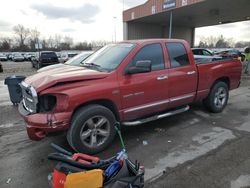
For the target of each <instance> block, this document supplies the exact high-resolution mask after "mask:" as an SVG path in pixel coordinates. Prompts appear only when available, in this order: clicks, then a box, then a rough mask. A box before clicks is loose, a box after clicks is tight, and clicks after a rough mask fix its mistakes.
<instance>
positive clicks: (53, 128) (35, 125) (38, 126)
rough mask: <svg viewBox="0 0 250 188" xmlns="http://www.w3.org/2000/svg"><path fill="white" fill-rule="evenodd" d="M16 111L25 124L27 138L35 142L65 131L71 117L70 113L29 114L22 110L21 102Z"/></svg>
mask: <svg viewBox="0 0 250 188" xmlns="http://www.w3.org/2000/svg"><path fill="white" fill-rule="evenodd" d="M18 110H19V113H20V114H21V115H22V117H23V118H24V120H25V122H26V124H27V126H26V130H27V133H28V136H29V138H30V139H31V140H36V141H38V140H41V139H43V138H45V137H46V135H47V134H48V133H52V132H59V131H64V130H67V129H68V128H69V124H70V119H71V115H72V113H71V112H60V113H52V112H48V113H36V114H30V112H28V111H27V110H26V109H25V108H24V106H23V102H21V103H20V104H19V106H18Z"/></svg>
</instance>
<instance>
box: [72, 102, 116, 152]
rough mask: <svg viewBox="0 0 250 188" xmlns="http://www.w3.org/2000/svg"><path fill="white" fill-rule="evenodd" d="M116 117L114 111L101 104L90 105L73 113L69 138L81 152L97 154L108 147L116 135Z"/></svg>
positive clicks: (74, 147)
mask: <svg viewBox="0 0 250 188" xmlns="http://www.w3.org/2000/svg"><path fill="white" fill-rule="evenodd" d="M115 123H116V119H115V116H114V114H113V113H112V111H110V110H109V109H108V108H106V107H104V106H101V105H88V106H85V107H82V108H80V109H78V110H77V111H76V113H75V114H74V115H73V118H72V122H71V127H70V129H69V130H68V134H67V139H68V142H69V144H70V146H71V147H72V148H73V149H74V150H76V151H78V152H81V153H86V154H96V153H98V152H100V151H102V150H104V149H105V148H107V147H108V146H109V145H110V144H111V142H112V141H113V139H114V137H115V128H114V124H115Z"/></svg>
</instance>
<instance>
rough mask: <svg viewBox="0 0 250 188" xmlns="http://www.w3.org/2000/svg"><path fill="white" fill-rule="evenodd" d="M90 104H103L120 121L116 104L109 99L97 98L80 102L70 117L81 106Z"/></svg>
mask: <svg viewBox="0 0 250 188" xmlns="http://www.w3.org/2000/svg"><path fill="white" fill-rule="evenodd" d="M91 104H96V105H101V106H104V107H106V108H108V109H109V110H110V111H111V112H113V114H114V116H115V118H116V120H118V121H120V115H119V111H118V108H117V106H116V104H115V103H114V102H113V101H112V100H110V99H97V100H93V101H88V102H86V103H83V104H80V105H79V106H77V107H76V108H75V110H74V111H73V113H72V117H73V116H74V114H75V113H76V112H77V111H78V110H80V109H81V108H82V107H84V106H88V105H91ZM72 117H71V119H72Z"/></svg>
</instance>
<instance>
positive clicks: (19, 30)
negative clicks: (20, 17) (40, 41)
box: [13, 24, 30, 48]
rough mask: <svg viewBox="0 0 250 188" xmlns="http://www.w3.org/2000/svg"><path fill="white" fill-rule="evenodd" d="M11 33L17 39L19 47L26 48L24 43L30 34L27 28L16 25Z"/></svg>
mask: <svg viewBox="0 0 250 188" xmlns="http://www.w3.org/2000/svg"><path fill="white" fill-rule="evenodd" d="M13 31H14V33H15V34H16V35H17V37H18V43H19V47H20V48H26V46H25V41H26V39H27V38H28V36H29V34H30V30H29V29H28V28H25V27H24V26H23V25H21V24H18V25H16V26H14V27H13Z"/></svg>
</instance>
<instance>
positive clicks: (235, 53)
mask: <svg viewBox="0 0 250 188" xmlns="http://www.w3.org/2000/svg"><path fill="white" fill-rule="evenodd" d="M217 55H219V56H221V57H222V58H223V59H240V60H241V61H244V55H243V54H242V53H241V52H240V51H239V50H236V49H229V50H224V51H220V52H217Z"/></svg>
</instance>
